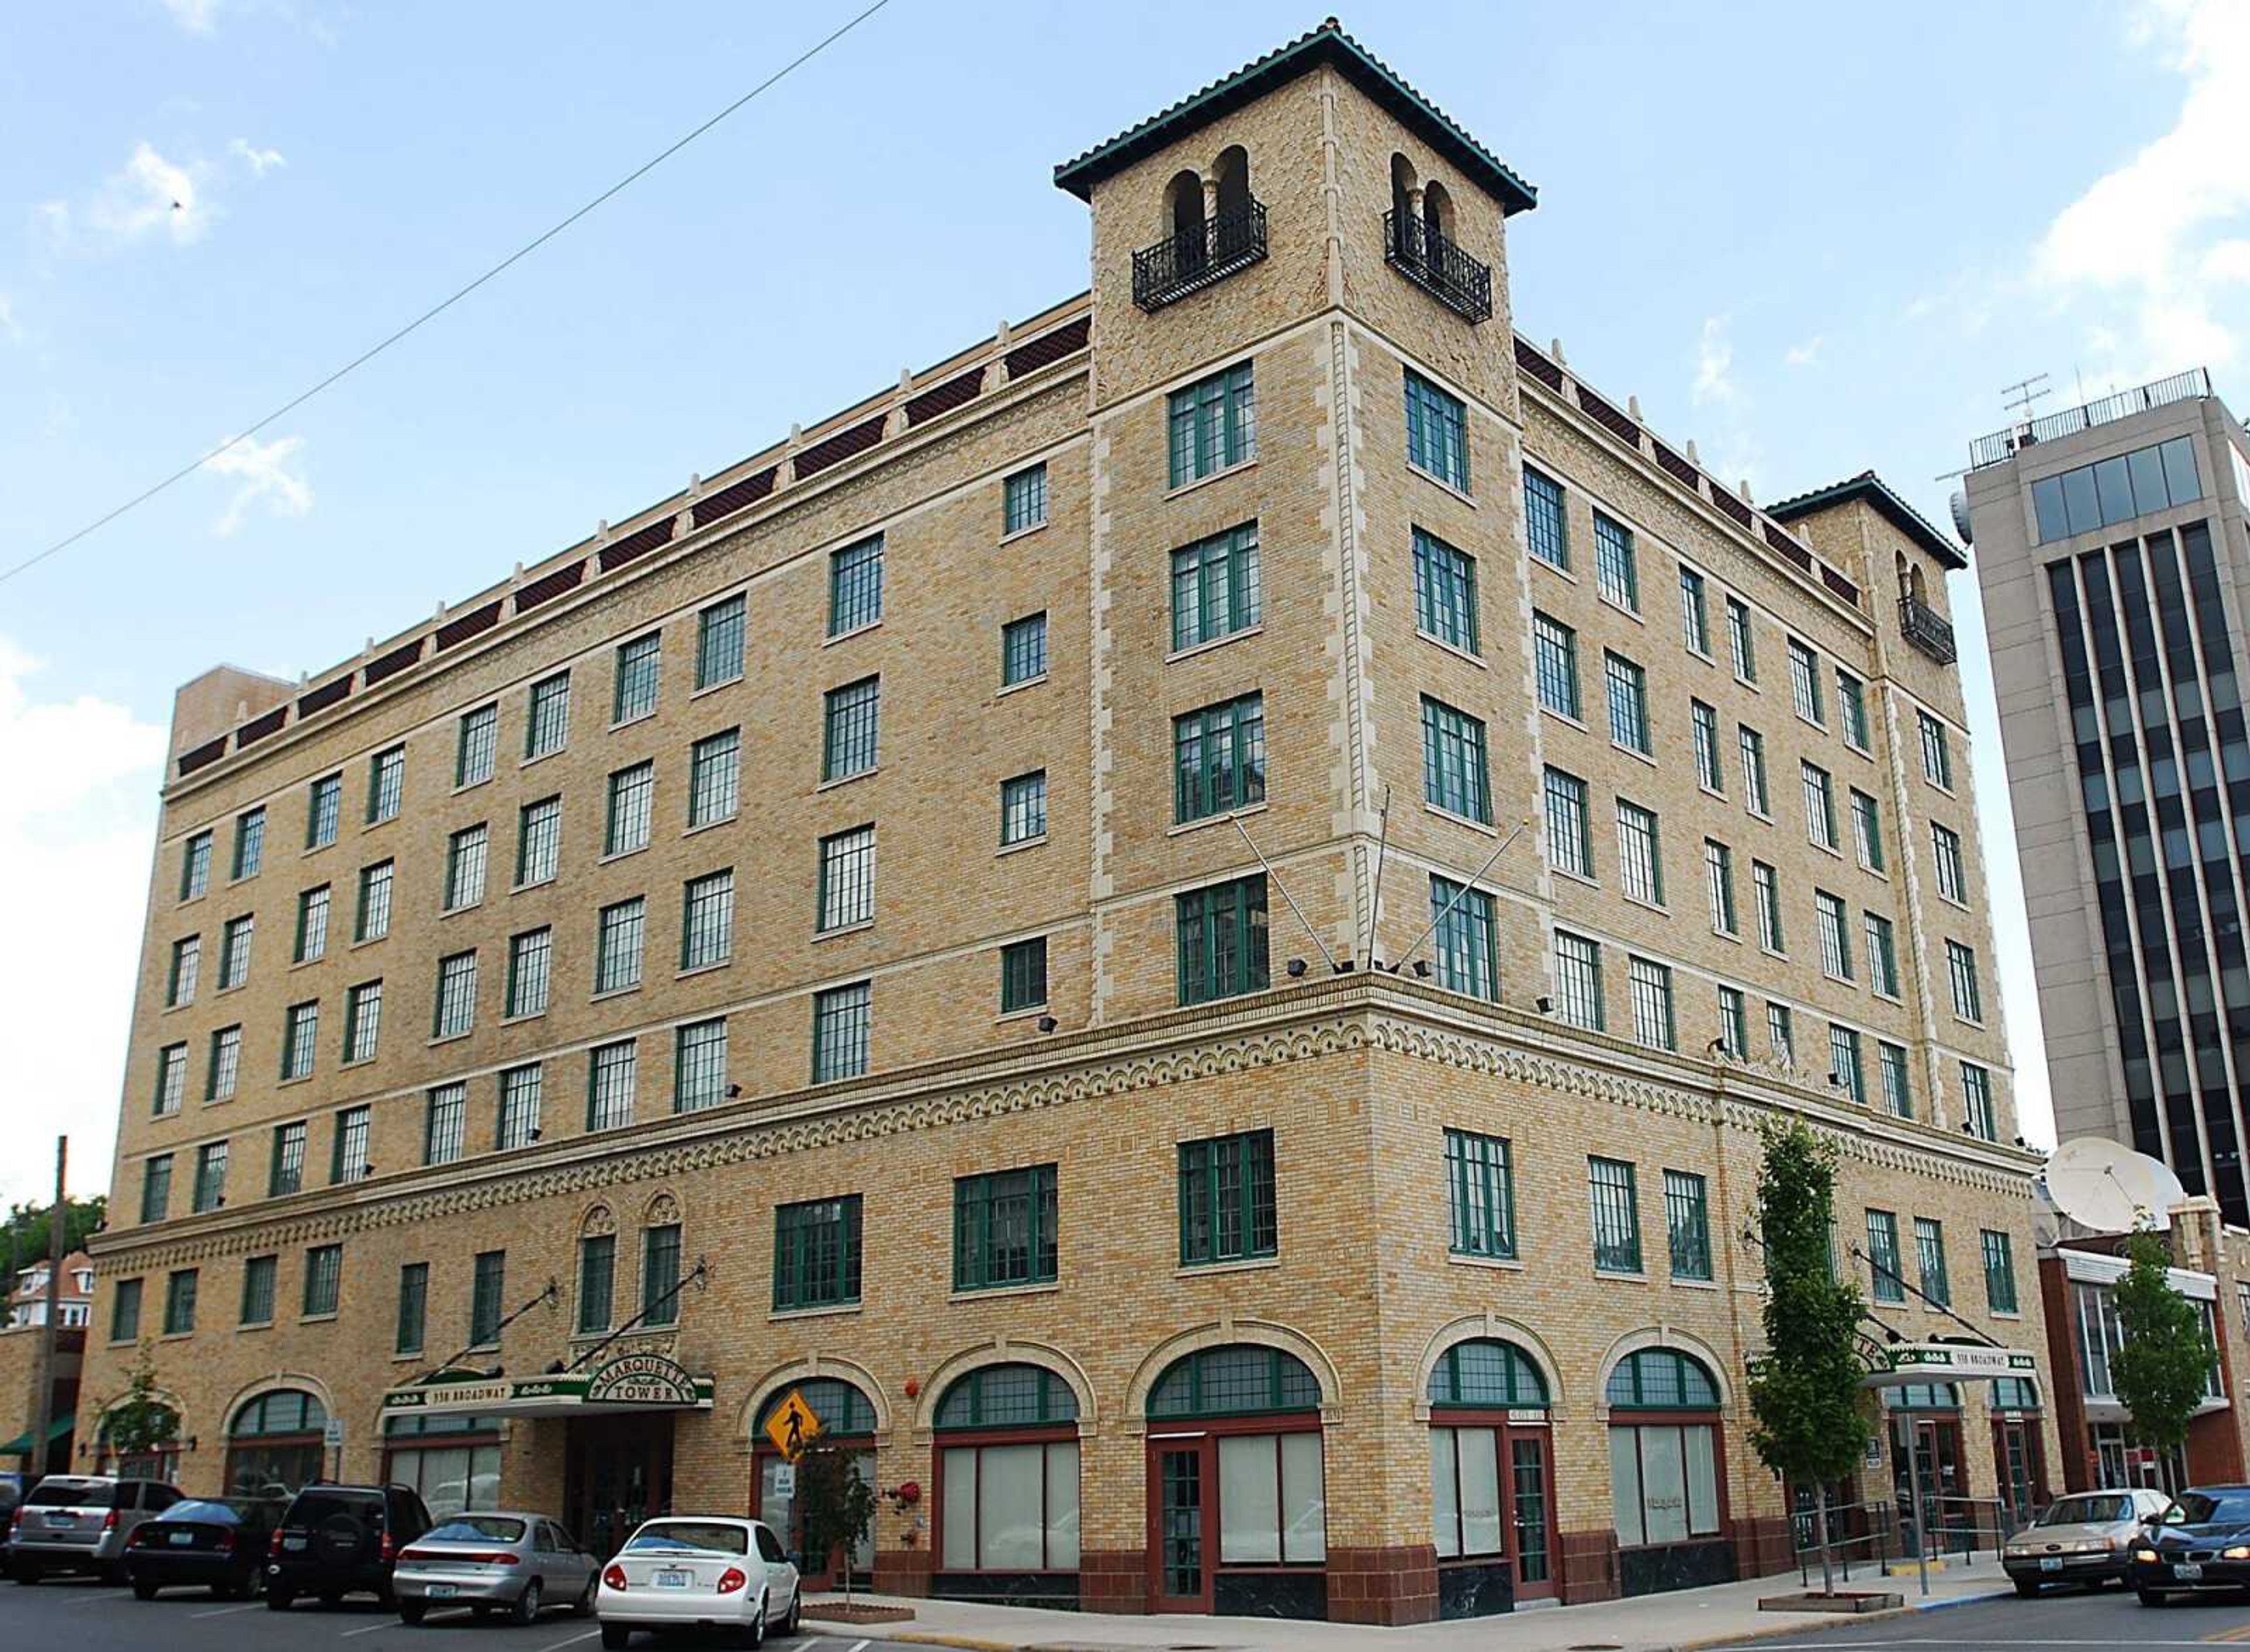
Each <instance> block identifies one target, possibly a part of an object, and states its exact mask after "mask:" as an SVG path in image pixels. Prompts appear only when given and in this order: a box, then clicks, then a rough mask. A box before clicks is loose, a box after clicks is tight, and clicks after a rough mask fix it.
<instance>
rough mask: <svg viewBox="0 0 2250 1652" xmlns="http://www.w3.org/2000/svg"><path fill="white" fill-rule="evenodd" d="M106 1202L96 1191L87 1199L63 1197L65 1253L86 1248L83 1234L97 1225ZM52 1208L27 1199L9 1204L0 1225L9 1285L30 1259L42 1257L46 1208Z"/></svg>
mask: <svg viewBox="0 0 2250 1652" xmlns="http://www.w3.org/2000/svg"><path fill="white" fill-rule="evenodd" d="M106 1202H107V1201H104V1200H103V1199H102V1198H101V1196H100V1194H96V1195H95V1196H94V1197H93V1198H91V1199H79V1198H75V1197H73V1198H70V1199H66V1200H65V1201H63V1254H64V1255H65V1256H68V1255H69V1254H70V1253H71V1252H72V1251H73V1250H83V1249H85V1248H86V1240H87V1238H88V1237H89V1236H91V1235H92V1234H93V1230H94V1229H96V1228H98V1227H100V1225H101V1220H102V1215H103V1213H104V1210H105V1208H106ZM50 1209H52V1206H51V1205H45V1204H33V1203H31V1202H30V1201H25V1202H24V1203H21V1204H16V1205H11V1206H10V1207H9V1209H8V1220H7V1225H6V1226H5V1227H4V1228H0V1258H5V1261H6V1265H7V1270H8V1278H9V1281H10V1284H11V1285H12V1284H13V1282H14V1280H15V1277H16V1275H17V1273H18V1272H20V1271H21V1270H24V1269H25V1268H28V1267H30V1266H31V1264H32V1263H36V1262H43V1261H45V1259H46V1255H47V1240H48V1232H47V1212H48V1211H49V1210H50Z"/></svg>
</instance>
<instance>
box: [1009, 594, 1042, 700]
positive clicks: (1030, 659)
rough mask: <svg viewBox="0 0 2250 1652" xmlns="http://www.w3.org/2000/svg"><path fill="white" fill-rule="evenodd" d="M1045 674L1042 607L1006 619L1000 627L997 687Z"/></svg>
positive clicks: (1030, 680) (1033, 679)
mask: <svg viewBox="0 0 2250 1652" xmlns="http://www.w3.org/2000/svg"><path fill="white" fill-rule="evenodd" d="M1046 674H1047V616H1046V610H1045V609H1041V610H1040V611H1039V613H1037V614H1027V615H1025V616H1024V617H1023V618H1022V619H1019V620H1010V621H1009V622H1008V623H1006V624H1005V625H1003V626H1002V627H1001V628H1000V686H1001V687H1003V688H1013V687H1015V686H1016V685H1018V683H1033V682H1037V681H1038V680H1039V678H1042V677H1045V676H1046Z"/></svg>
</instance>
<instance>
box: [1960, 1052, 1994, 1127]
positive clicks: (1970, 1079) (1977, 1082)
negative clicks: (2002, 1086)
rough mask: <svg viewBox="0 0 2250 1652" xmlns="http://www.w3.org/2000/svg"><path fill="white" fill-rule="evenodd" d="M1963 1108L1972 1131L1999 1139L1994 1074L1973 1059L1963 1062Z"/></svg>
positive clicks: (1964, 1119) (1964, 1116) (1964, 1120)
mask: <svg viewBox="0 0 2250 1652" xmlns="http://www.w3.org/2000/svg"><path fill="white" fill-rule="evenodd" d="M1961 1109H1962V1114H1963V1122H1964V1124H1966V1125H1968V1126H1969V1131H1970V1134H1972V1135H1975V1136H1980V1137H1982V1138H1983V1139H1984V1140H1986V1141H1997V1140H1998V1139H1999V1135H2000V1125H1999V1117H1998V1114H1997V1113H1995V1112H1993V1110H1992V1075H1991V1073H1990V1072H1989V1071H1987V1070H1985V1069H1984V1068H1982V1067H1980V1066H1978V1065H1977V1063H1975V1062H1973V1061H1964V1062H1963V1063H1961Z"/></svg>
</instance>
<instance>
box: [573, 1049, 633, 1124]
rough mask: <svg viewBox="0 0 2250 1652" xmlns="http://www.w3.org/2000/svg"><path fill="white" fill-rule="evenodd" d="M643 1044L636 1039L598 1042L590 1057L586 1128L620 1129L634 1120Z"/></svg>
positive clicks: (588, 1060) (587, 1079) (587, 1069)
mask: <svg viewBox="0 0 2250 1652" xmlns="http://www.w3.org/2000/svg"><path fill="white" fill-rule="evenodd" d="M639 1067H640V1045H639V1044H638V1043H637V1042H636V1041H634V1040H632V1039H630V1038H628V1039H626V1040H625V1042H624V1043H615V1044H598V1045H597V1046H595V1048H594V1051H593V1053H592V1054H591V1055H590V1056H589V1057H587V1058H586V1128H587V1129H589V1130H618V1129H622V1128H623V1127H624V1126H625V1125H629V1124H631V1123H632V1116H633V1091H634V1090H635V1088H636V1086H637V1085H638V1082H639V1077H640V1075H639Z"/></svg>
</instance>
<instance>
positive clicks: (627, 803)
mask: <svg viewBox="0 0 2250 1652" xmlns="http://www.w3.org/2000/svg"><path fill="white" fill-rule="evenodd" d="M655 795H656V765H655V764H654V763H635V764H634V765H633V766H632V767H631V768H621V769H618V771H617V772H616V773H615V774H611V776H610V788H609V799H608V803H607V807H606V809H604V819H603V823H602V853H603V854H604V855H629V854H631V853H632V851H633V850H636V849H646V848H647V847H648V839H649V826H650V820H651V816H652V803H653V802H654V799H655Z"/></svg>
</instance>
